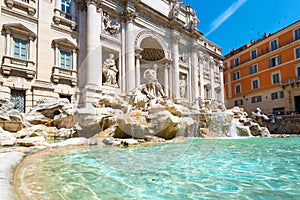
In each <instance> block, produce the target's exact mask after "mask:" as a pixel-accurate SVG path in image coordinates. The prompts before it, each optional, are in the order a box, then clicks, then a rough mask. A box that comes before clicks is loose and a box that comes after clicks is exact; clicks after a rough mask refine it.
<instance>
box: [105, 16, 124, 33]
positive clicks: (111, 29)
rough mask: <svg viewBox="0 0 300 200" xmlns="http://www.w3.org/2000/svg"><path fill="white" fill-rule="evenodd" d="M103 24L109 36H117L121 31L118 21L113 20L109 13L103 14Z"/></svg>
mask: <svg viewBox="0 0 300 200" xmlns="http://www.w3.org/2000/svg"><path fill="white" fill-rule="evenodd" d="M113 21H114V22H113ZM102 23H103V31H104V32H105V33H107V34H110V35H115V34H117V33H118V32H119V30H120V24H119V23H118V22H116V20H111V18H110V16H109V14H108V13H107V12H103V20H102Z"/></svg>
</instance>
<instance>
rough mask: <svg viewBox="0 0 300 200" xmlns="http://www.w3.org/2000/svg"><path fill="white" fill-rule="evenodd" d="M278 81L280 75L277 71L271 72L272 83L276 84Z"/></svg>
mask: <svg viewBox="0 0 300 200" xmlns="http://www.w3.org/2000/svg"><path fill="white" fill-rule="evenodd" d="M279 82H280V75H279V73H276V74H272V83H273V84H277V83H279Z"/></svg>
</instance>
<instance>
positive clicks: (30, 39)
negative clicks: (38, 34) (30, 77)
mask: <svg viewBox="0 0 300 200" xmlns="http://www.w3.org/2000/svg"><path fill="white" fill-rule="evenodd" d="M33 39H34V38H33V37H29V50H28V54H29V55H28V60H30V61H32V60H33V50H34V49H33Z"/></svg>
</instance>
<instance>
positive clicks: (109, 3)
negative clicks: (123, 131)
mask: <svg viewBox="0 0 300 200" xmlns="http://www.w3.org/2000/svg"><path fill="white" fill-rule="evenodd" d="M0 16H1V20H0V26H1V28H2V30H1V33H2V34H1V37H0V43H1V48H0V57H1V58H2V63H1V70H0V94H1V97H3V98H6V99H11V100H12V101H13V102H14V103H15V105H16V107H17V108H18V109H19V110H21V111H24V112H25V111H28V110H29V109H30V108H31V107H33V106H34V105H36V104H37V103H38V102H40V101H44V100H48V99H53V98H58V97H64V98H68V99H69V100H70V101H72V102H73V103H74V104H77V105H79V106H86V105H87V104H89V103H92V102H95V101H96V100H97V99H99V98H100V97H101V95H102V94H103V93H110V94H112V95H115V94H117V95H127V94H130V93H132V92H133V90H134V89H135V88H136V87H138V86H139V85H140V84H142V83H145V82H146V80H145V79H144V77H143V73H144V72H145V70H147V69H149V68H153V69H155V70H156V74H157V79H158V81H159V82H160V83H161V85H162V87H163V89H164V91H165V93H166V96H168V97H169V98H171V99H173V100H186V101H189V102H193V101H194V100H195V99H197V98H198V97H203V98H208V99H213V100H215V101H217V102H219V103H220V104H223V103H224V90H223V63H222V60H223V57H222V55H221V48H220V47H218V46H217V45H215V44H213V43H212V42H210V41H208V40H207V39H205V38H204V37H203V34H202V33H201V32H200V31H199V30H198V29H197V25H198V24H199V20H198V19H197V16H196V13H195V10H194V9H193V8H192V7H191V6H186V5H184V4H183V3H182V2H179V1H178V0H155V1H153V0H128V1H125V0H77V1H75V0H74V1H71V0H53V1H48V0H2V1H1V9H0Z"/></svg>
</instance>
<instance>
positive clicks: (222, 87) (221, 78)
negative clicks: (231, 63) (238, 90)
mask: <svg viewBox="0 0 300 200" xmlns="http://www.w3.org/2000/svg"><path fill="white" fill-rule="evenodd" d="M219 65H220V66H219V67H220V82H221V101H222V105H223V106H225V94H224V89H225V88H224V77H223V61H220V62H219Z"/></svg>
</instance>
